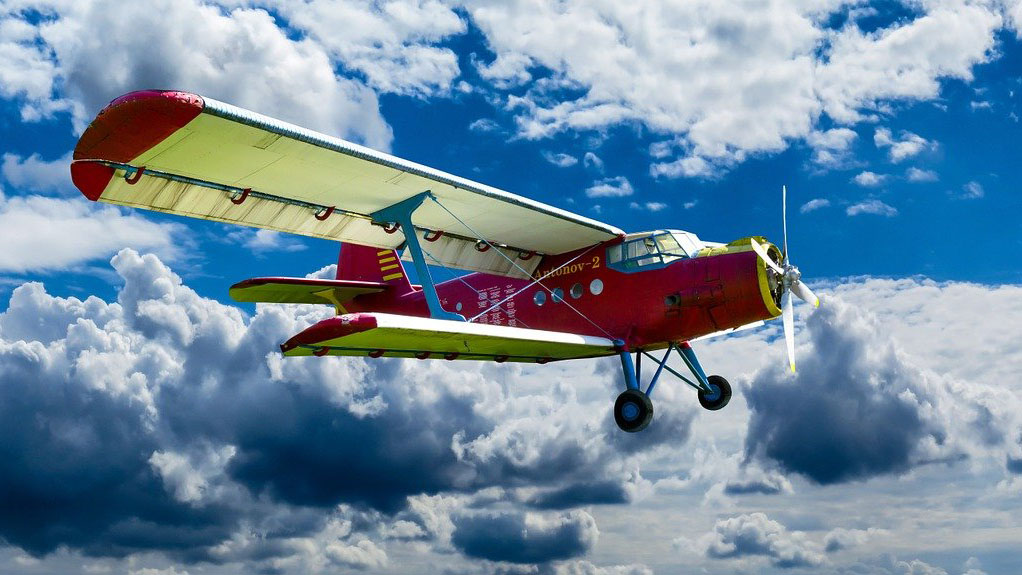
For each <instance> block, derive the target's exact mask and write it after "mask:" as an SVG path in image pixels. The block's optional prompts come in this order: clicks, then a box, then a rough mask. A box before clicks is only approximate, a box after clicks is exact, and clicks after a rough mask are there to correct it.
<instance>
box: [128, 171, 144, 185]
mask: <svg viewBox="0 0 1022 575" xmlns="http://www.w3.org/2000/svg"><path fill="white" fill-rule="evenodd" d="M144 173H145V166H142V167H141V168H138V169H136V170H135V173H134V174H132V175H131V177H130V178H129V177H128V175H127V174H124V181H125V182H127V183H128V185H129V186H134V185H135V184H137V183H138V181H139V180H141V179H142V174H144Z"/></svg>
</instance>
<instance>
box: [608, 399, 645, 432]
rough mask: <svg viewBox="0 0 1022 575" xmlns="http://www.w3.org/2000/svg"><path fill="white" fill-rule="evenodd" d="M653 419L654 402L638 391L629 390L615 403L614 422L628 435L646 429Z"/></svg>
mask: <svg viewBox="0 0 1022 575" xmlns="http://www.w3.org/2000/svg"><path fill="white" fill-rule="evenodd" d="M652 419H653V402H652V401H650V399H649V396H648V395H646V394H645V393H642V392H641V391H639V390H637V389H627V390H625V392H624V393H622V394H621V395H619V396H617V401H615V402H614V421H615V422H617V426H618V427H620V428H621V429H622V430H623V431H627V432H628V433H635V432H637V431H642V430H643V429H646V426H647V425H649V422H650V420H652Z"/></svg>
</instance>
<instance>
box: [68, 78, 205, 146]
mask: <svg viewBox="0 0 1022 575" xmlns="http://www.w3.org/2000/svg"><path fill="white" fill-rule="evenodd" d="M205 106H206V103H205V101H204V100H203V99H202V97H201V96H199V95H197V94H192V93H190V92H179V91H174V90H140V91H138V92H131V93H128V94H125V95H123V96H121V97H120V98H117V99H116V100H114V101H113V102H110V104H108V105H107V107H106V108H103V110H102V111H101V112H100V113H99V115H97V116H96V119H95V120H93V121H92V123H91V124H90V125H89V127H88V129H86V130H85V133H84V134H82V137H81V139H79V140H78V145H76V146H75V151H74V159H75V160H108V161H111V162H121V163H130V162H131V161H132V160H133V159H135V158H137V157H138V156H139V155H141V154H142V153H143V152H145V151H146V150H148V149H150V148H152V147H153V146H155V145H156V144H158V143H160V142H161V141H163V140H164V139H165V138H167V137H168V136H170V135H171V134H173V133H174V132H175V131H177V130H178V129H180V128H182V127H184V125H185V124H187V123H188V122H190V121H192V120H193V119H195V117H196V116H198V115H199V114H201V113H202V110H203V109H204V108H205Z"/></svg>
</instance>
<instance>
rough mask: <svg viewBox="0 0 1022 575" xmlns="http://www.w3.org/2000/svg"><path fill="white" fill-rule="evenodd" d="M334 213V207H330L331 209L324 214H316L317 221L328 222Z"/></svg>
mask: <svg viewBox="0 0 1022 575" xmlns="http://www.w3.org/2000/svg"><path fill="white" fill-rule="evenodd" d="M332 213H334V206H330V207H329V208H327V209H326V210H324V211H323V212H322V213H319V214H316V219H317V220H319V221H321V222H322V221H326V219H327V218H329V217H330V214H332Z"/></svg>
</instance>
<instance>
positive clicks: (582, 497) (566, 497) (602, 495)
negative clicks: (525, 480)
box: [527, 480, 630, 509]
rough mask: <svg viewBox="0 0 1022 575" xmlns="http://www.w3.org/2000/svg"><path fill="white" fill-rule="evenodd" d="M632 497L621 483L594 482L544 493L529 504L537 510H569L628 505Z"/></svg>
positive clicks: (530, 500)
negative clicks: (580, 507)
mask: <svg viewBox="0 0 1022 575" xmlns="http://www.w3.org/2000/svg"><path fill="white" fill-rule="evenodd" d="M629 501H630V497H629V495H628V490H627V489H626V488H625V485H624V484H623V483H621V482H619V481H609V480H608V481H592V482H585V483H574V484H571V485H565V486H564V487H561V488H558V489H553V490H550V491H544V492H542V493H539V494H537V495H535V496H533V497H531V498H530V499H529V500H528V501H527V503H528V504H529V505H530V506H531V507H534V508H536V509H568V508H571V507H578V506H580V505H590V504H613V503H628V502H629Z"/></svg>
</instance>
